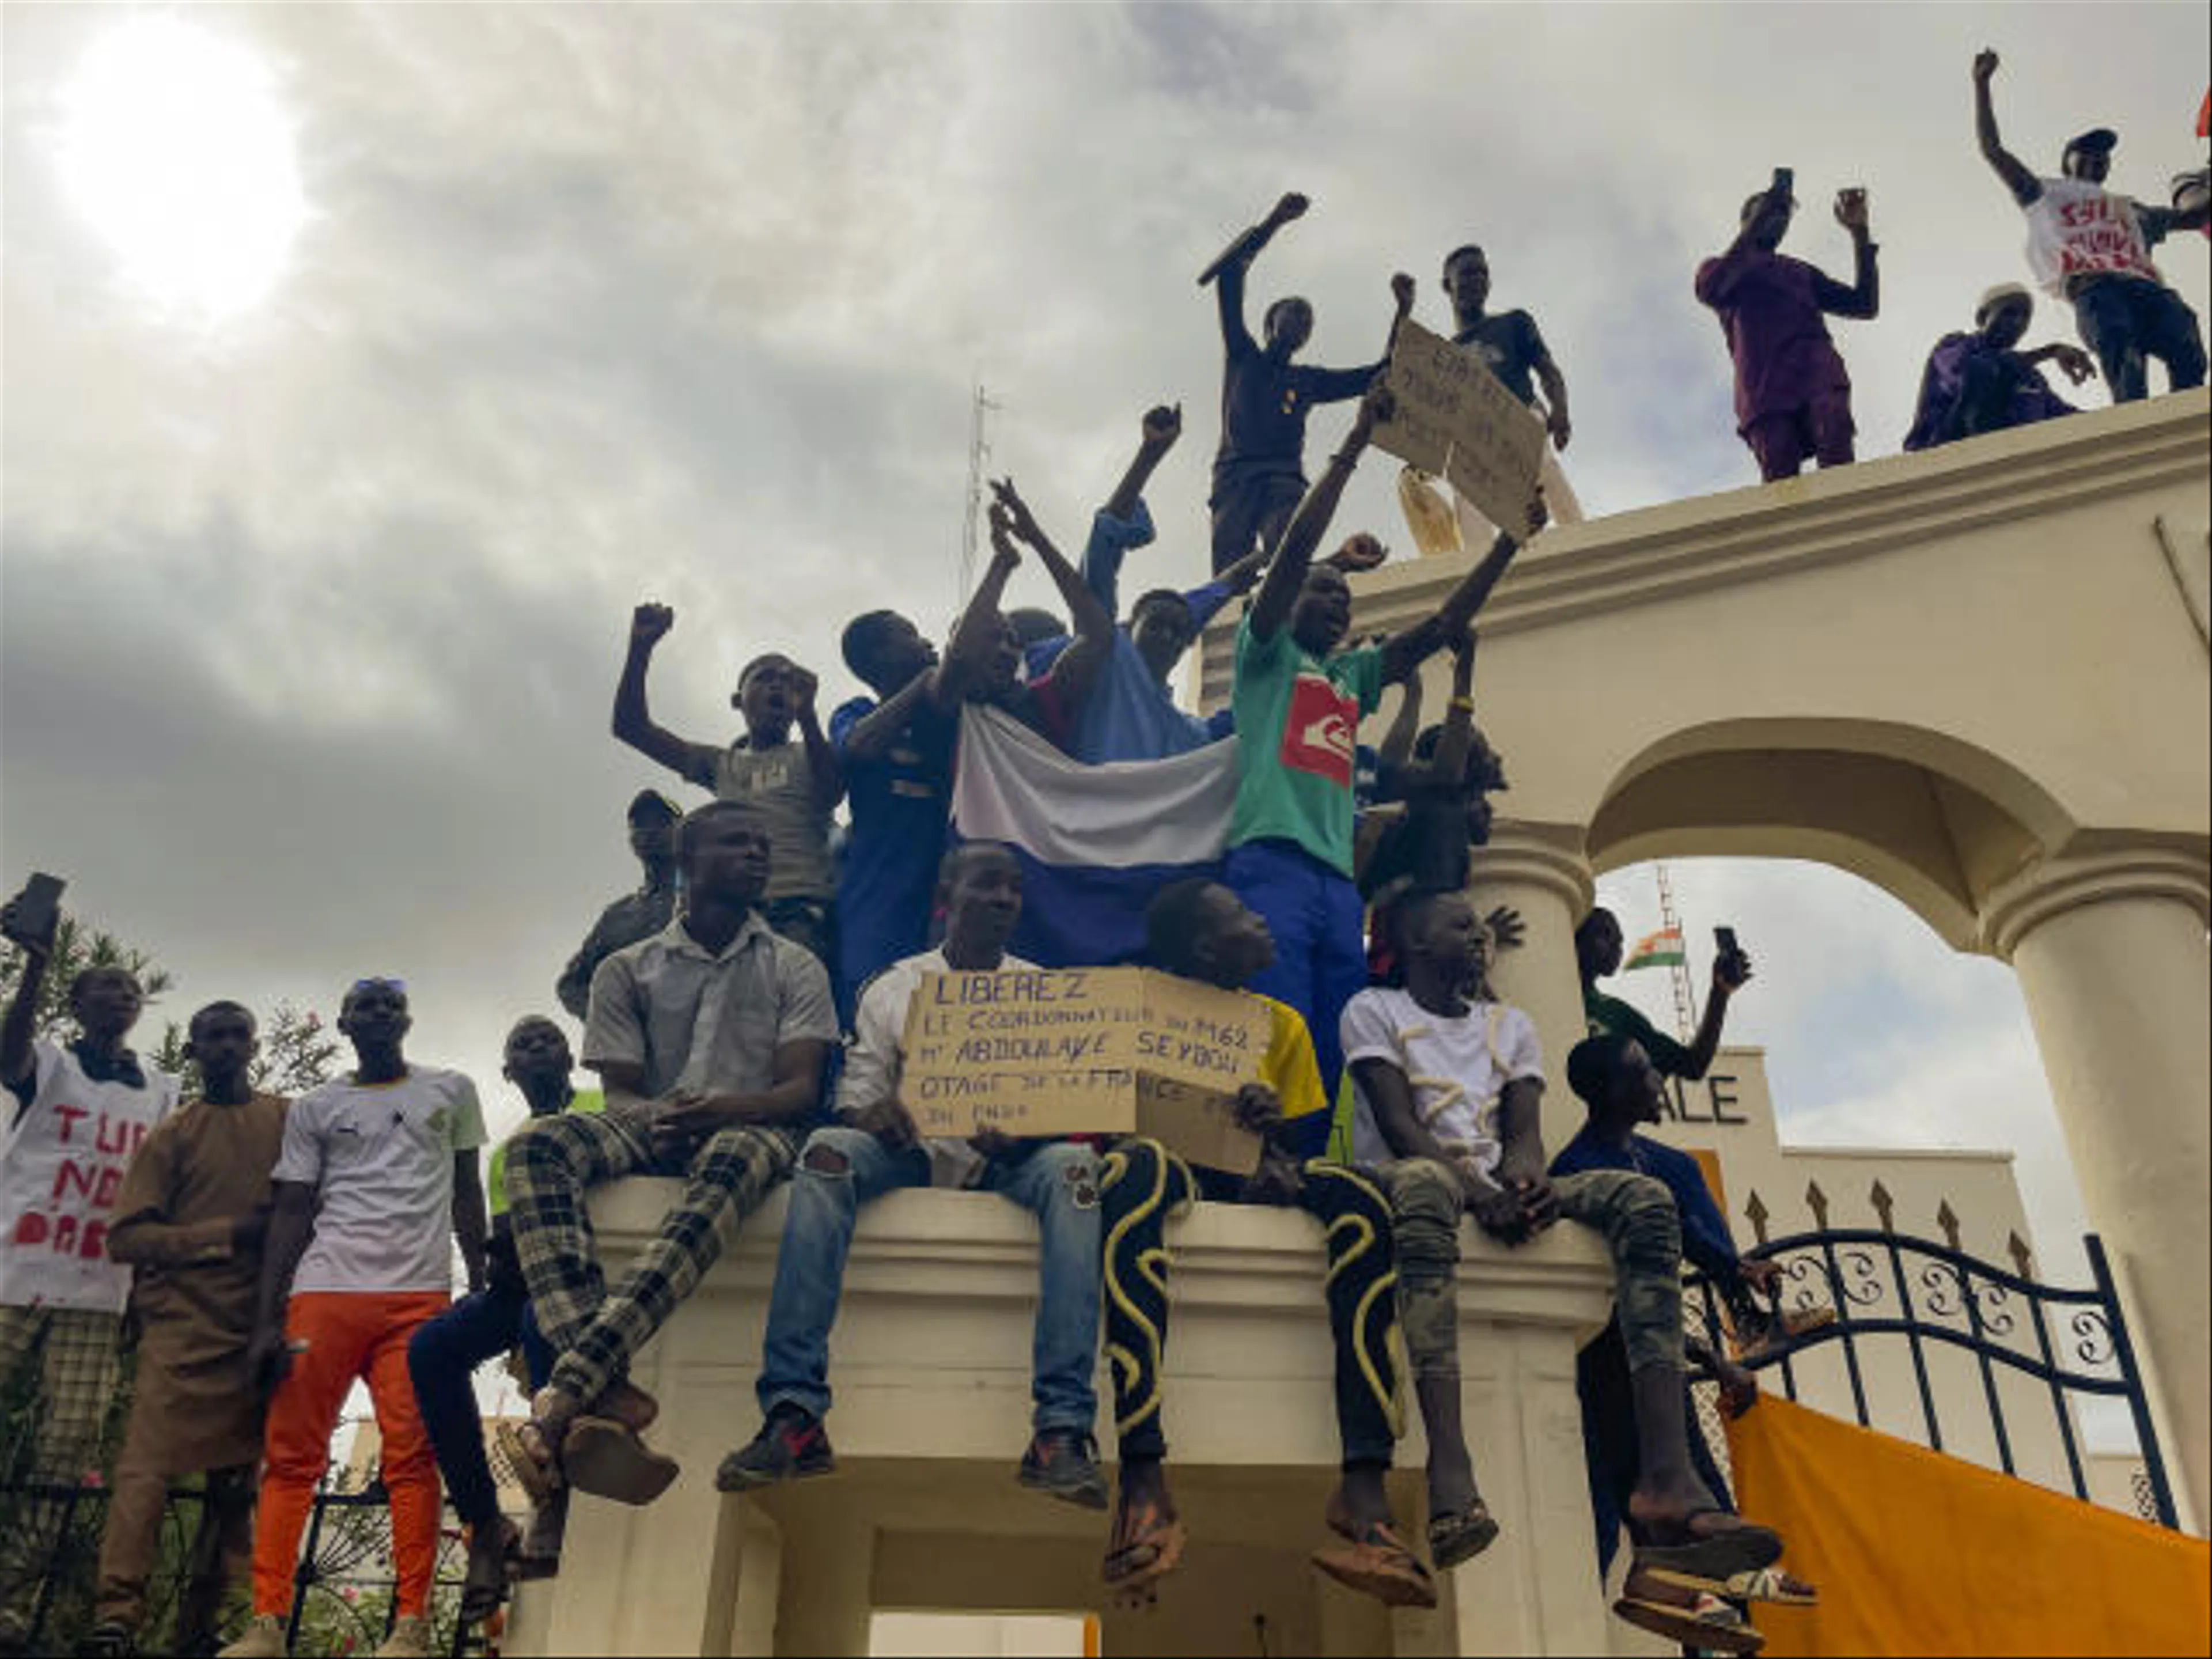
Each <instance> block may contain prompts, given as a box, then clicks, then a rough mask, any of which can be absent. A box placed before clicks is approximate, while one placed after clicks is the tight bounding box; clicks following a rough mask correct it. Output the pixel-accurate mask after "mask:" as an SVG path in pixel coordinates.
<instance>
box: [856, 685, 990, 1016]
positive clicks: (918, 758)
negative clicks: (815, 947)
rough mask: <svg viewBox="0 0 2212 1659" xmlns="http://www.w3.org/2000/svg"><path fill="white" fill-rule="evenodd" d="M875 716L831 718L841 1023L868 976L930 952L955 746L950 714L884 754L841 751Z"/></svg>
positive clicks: (870, 703) (916, 723)
mask: <svg viewBox="0 0 2212 1659" xmlns="http://www.w3.org/2000/svg"><path fill="white" fill-rule="evenodd" d="M875 708H876V700H875V699H874V698H873V697H855V698H854V699H853V700H852V701H851V702H848V703H845V704H843V705H842V706H841V707H840V708H838V709H837V712H836V713H835V714H832V715H830V717H829V742H830V744H831V745H832V746H833V747H835V748H836V750H837V757H838V759H839V760H840V761H841V762H842V763H843V765H844V769H845V788H846V798H847V799H848V801H849V802H850V803H851V811H852V815H853V832H852V835H851V836H849V837H848V839H847V841H846V843H845V857H844V865H843V868H842V870H841V872H839V875H838V879H837V933H838V949H837V991H838V1003H837V1006H838V1008H839V1011H840V1012H842V1013H844V1014H846V1015H847V1016H848V1017H849V1016H850V1014H851V1012H852V1010H853V1007H854V1002H855V1000H857V998H858V996H859V994H860V987H861V986H863V985H864V984H866V982H867V981H868V980H869V979H870V978H871V977H872V975H875V974H877V973H878V972H880V971H881V970H882V969H885V968H888V967H890V965H891V963H894V962H897V961H899V960H901V959H902V958H903V957H911V956H918V955H920V954H921V952H922V951H925V950H927V949H928V948H929V921H930V911H931V907H932V903H933V900H934V898H935V896H936V890H937V866H938V864H939V861H940V860H942V859H943V858H944V856H945V836H946V832H947V824H948V823H949V821H950V818H951V810H952V758H953V751H954V750H955V748H956V747H957V744H958V741H959V736H960V725H959V716H958V714H957V713H956V712H954V711H950V710H945V709H939V708H925V709H923V710H922V712H921V713H920V714H916V715H915V717H914V719H913V720H911V721H909V722H908V726H907V728H906V730H905V731H903V732H900V733H899V736H898V740H897V741H896V742H895V743H894V744H891V746H890V748H889V749H887V750H884V752H883V753H882V754H880V755H878V756H876V757H873V758H872V759H867V760H855V759H854V758H853V757H851V756H850V755H848V753H847V752H846V748H845V745H846V742H847V740H848V738H850V737H851V736H852V732H853V728H854V726H857V725H859V724H860V721H862V720H865V719H866V718H867V716H868V715H869V714H872V713H873V712H874V710H875Z"/></svg>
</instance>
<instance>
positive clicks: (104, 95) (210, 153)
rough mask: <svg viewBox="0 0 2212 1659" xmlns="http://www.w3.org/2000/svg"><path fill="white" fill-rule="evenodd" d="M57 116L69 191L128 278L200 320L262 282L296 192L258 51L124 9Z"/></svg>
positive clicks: (286, 137)
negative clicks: (124, 16)
mask: <svg viewBox="0 0 2212 1659" xmlns="http://www.w3.org/2000/svg"><path fill="white" fill-rule="evenodd" d="M61 114H62V121H61V131H60V135H59V143H58V159H59V161H60V166H61V171H62V176H63V178H64V180H65V181H66V182H67V185H68V187H69V191H70V197H72V198H73V199H74V201H75V202H76V204H77V206H78V208H79V210H81V211H82V213H83V214H84V216H85V217H86V218H87V219H88V221H89V222H91V223H92V225H93V226H94V228H96V229H97V230H98V231H99V232H100V234H101V235H102V236H103V237H105V238H106V240H107V241H108V243H109V244H110V245H111V246H112V247H113V248H114V250H115V252H116V254H117V256H118V258H120V260H121V261H122V264H123V268H124V270H125V274H126V275H127V276H129V278H130V279H131V282H132V283H135V284H137V286H138V287H139V288H141V289H143V290H144V291H145V292H146V293H147V294H148V295H149V296H150V297H152V298H153V299H154V300H155V301H157V302H158V303H160V304H161V305H162V306H164V307H170V308H174V309H181V310H187V311H194V312H197V313H199V314H200V315H202V316H203V317H204V318H207V319H219V318H222V317H227V316H230V315H233V314H234V313H238V312H240V311H244V310H246V309H247V308H248V307H252V305H254V304H255V303H256V302H257V301H259V300H260V299H261V297H262V296H263V295H265V294H266V293H268V291H269V289H270V286H271V285H272V284H273V283H275V282H276V277H277V276H278V274H279V273H280V272H281V271H282V270H283V264H284V258H285V255H286V253H287V252H289V249H290V247H291V245H292V239H293V237H294V235H295V234H296V233H297V232H298V230H299V228H300V225H301V221H302V220H304V219H305V218H306V217H307V202H306V198H305V197H303V196H302V195H301V190H300V175H299V171H298V168H297V167H295V164H294V160H293V144H292V131H291V127H290V124H289V122H288V121H287V120H286V118H285V116H284V112H283V109H282V107H281V106H279V105H278V103H277V100H276V91H275V88H274V87H273V85H272V84H271V82H270V74H269V71H268V69H267V68H266V67H265V66H264V64H262V62H261V60H260V59H259V58H257V57H255V56H254V55H253V53H252V52H249V51H246V49H245V48H243V47H240V46H235V45H234V44H232V43H231V42H229V41H227V40H223V39H222V38H221V37H220V36H218V35H216V34H212V33H209V32H208V31H207V30H205V29H203V28H198V27H194V26H193V25H191V24H189V23H185V22H180V21H178V20H177V19H175V18H173V17H168V16H161V15H155V16H149V17H143V18H137V19H134V20H132V21H129V22H126V23H124V24H121V25H119V26H118V27H115V28H113V29H112V30H110V31H109V32H108V33H106V34H104V35H102V36H101V37H100V40H98V41H97V42H96V43H94V46H92V47H91V49H90V50H89V51H88V52H86V53H85V57H84V62H83V64H82V65H81V66H80V67H79V69H78V70H77V73H76V78H75V79H74V80H72V81H71V82H70V84H69V86H68V87H67V88H65V89H64V91H63V93H62V96H61Z"/></svg>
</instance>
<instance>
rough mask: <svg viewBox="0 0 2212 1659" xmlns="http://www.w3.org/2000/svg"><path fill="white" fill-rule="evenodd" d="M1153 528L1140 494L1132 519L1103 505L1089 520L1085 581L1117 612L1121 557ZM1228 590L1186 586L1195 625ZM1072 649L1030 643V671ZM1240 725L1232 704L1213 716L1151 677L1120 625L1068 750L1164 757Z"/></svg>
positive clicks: (1090, 758)
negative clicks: (1189, 709) (1186, 707)
mask: <svg viewBox="0 0 2212 1659" xmlns="http://www.w3.org/2000/svg"><path fill="white" fill-rule="evenodd" d="M1152 533H1153V532H1152V514H1151V513H1149V512H1148V511H1146V507H1145V504H1144V502H1143V501H1138V503H1137V509H1136V511H1135V513H1133V514H1132V515H1131V516H1129V517H1128V518H1127V519H1121V518H1116V517H1115V516H1114V515H1113V514H1112V513H1108V512H1107V511H1106V510H1105V509H1104V508H1103V507H1101V508H1100V509H1099V510H1098V512H1097V513H1096V514H1095V515H1094V516H1093V517H1092V519H1091V540H1090V542H1089V543H1088V544H1086V545H1085V548H1084V550H1083V580H1085V582H1086V583H1087V584H1089V586H1090V588H1091V592H1094V593H1096V594H1097V596H1098V599H1099V602H1100V603H1101V604H1103V605H1104V606H1105V607H1106V608H1107V610H1109V611H1112V612H1113V613H1114V614H1115V615H1116V616H1119V615H1120V614H1121V597H1120V590H1121V559H1122V556H1124V555H1125V554H1127V552H1128V550H1130V549H1131V548H1133V547H1143V546H1145V545H1146V544H1148V543H1150V542H1151V541H1152ZM1230 597H1231V595H1230V592H1229V589H1228V588H1227V587H1226V586H1224V585H1223V584H1222V583H1220V582H1206V583H1205V584H1203V585H1202V586H1198V587H1194V588H1192V589H1191V590H1190V591H1189V592H1186V593H1185V594H1184V595H1183V596H1182V598H1183V603H1184V604H1185V605H1188V606H1189V607H1190V620H1191V627H1192V628H1193V629H1202V628H1204V627H1205V626H1206V623H1209V622H1212V620H1213V618H1214V617H1215V615H1216V614H1217V613H1218V611H1220V610H1221V608H1222V606H1224V605H1227V604H1228V603H1229V600H1230ZM1066 648H1067V641H1066V638H1064V637H1063V638H1060V639H1055V640H1042V641H1038V642H1037V643H1036V645H1033V646H1031V647H1030V650H1029V669H1030V678H1032V679H1034V678H1036V677H1037V676H1038V675H1039V674H1041V673H1042V672H1043V671H1045V670H1047V669H1048V668H1050V667H1051V665H1052V664H1053V663H1054V660H1056V659H1058V657H1059V655H1060V653H1061V652H1062V651H1064V650H1066ZM1236 729H1237V726H1236V720H1235V717H1234V716H1233V715H1231V714H1230V712H1229V711H1228V710H1227V709H1223V710H1222V711H1221V712H1220V713H1218V714H1215V715H1213V716H1212V717H1211V718H1210V719H1209V718H1203V717H1201V716H1199V715H1196V714H1186V713H1184V712H1183V710H1182V709H1180V708H1176V703H1175V699H1174V697H1173V696H1170V694H1169V691H1168V689H1167V687H1165V686H1164V685H1163V684H1160V683H1159V681H1158V680H1157V679H1155V678H1152V669H1151V668H1150V667H1149V666H1148V665H1146V661H1145V659H1144V655H1143V653H1141V652H1139V650H1138V649H1137V646H1136V641H1133V640H1132V639H1131V638H1130V637H1129V631H1128V629H1126V628H1118V629H1115V633H1114V650H1113V654H1112V655H1111V656H1110V657H1109V658H1108V659H1107V661H1106V665H1105V667H1104V668H1103V669H1101V670H1100V671H1099V675H1098V678H1097V682H1096V683H1095V684H1093V685H1092V686H1091V693H1090V696H1088V697H1087V698H1085V701H1084V704H1083V709H1082V712H1081V714H1079V715H1078V717H1077V719H1076V723H1075V733H1074V736H1073V739H1072V740H1071V741H1070V742H1069V744H1068V753H1069V754H1070V755H1071V756H1072V757H1074V758H1075V759H1077V760H1079V761H1082V762H1084V763H1085V764H1086V765H1092V766H1096V765H1098V764H1100V763H1103V762H1106V761H1139V760H1165V759H1166V758H1167V757H1169V756H1170V755H1182V754H1187V753H1188V752H1189V751H1190V750H1194V749H1199V748H1202V747H1204V746H1205V745H1206V744H1209V743H1212V742H1214V741H1216V740H1217V739H1218V738H1225V737H1227V736H1228V735H1229V734H1230V733H1231V732H1234V731H1235V730H1236Z"/></svg>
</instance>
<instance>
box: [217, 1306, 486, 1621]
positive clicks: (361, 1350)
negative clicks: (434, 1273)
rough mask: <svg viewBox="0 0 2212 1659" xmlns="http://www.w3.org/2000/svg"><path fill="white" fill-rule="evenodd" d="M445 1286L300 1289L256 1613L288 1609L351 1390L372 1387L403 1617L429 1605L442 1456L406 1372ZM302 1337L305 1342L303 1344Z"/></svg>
mask: <svg viewBox="0 0 2212 1659" xmlns="http://www.w3.org/2000/svg"><path fill="white" fill-rule="evenodd" d="M450 1302H451V1298H450V1297H447V1295H446V1294H445V1293H444V1292H443V1291H391V1292H383V1293H378V1292H368V1291H298V1292H296V1293H295V1295H294V1296H293V1297H292V1301H291V1305H290V1306H289V1307H288V1308H287V1309H286V1310H285V1313H284V1335H285V1337H286V1339H287V1340H289V1341H290V1342H291V1343H292V1344H293V1345H294V1347H295V1352H294V1353H293V1355H292V1369H291V1371H290V1372H289V1374H288V1375H287V1376H286V1377H285V1378H284V1380H283V1383H279V1384H278V1385H277V1388H276V1395H275V1397H274V1398H272V1399H271V1400H270V1402H269V1431H268V1441H267V1444H266V1447H265V1449H264V1451H265V1463H264V1472H263V1474H262V1477H261V1516H260V1520H259V1522H258V1525H257V1526H256V1527H255V1528H254V1532H253V1611H254V1612H255V1613H257V1614H258V1613H274V1614H276V1615H277V1616H278V1617H280V1618H281V1617H282V1616H283V1614H284V1613H288V1612H289V1611H290V1609H291V1606H292V1581H293V1576H294V1572H295V1569H296V1567H297V1566H298V1565H299V1558H300V1534H301V1532H303V1531H304V1530H306V1528H307V1511H308V1510H310V1509H312V1508H313V1506H314V1501H315V1483H316V1482H317V1481H319V1480H321V1479H322V1478H323V1471H324V1470H325V1469H326V1468H329V1466H330V1458H331V1432H332V1431H334V1430H335V1429H337V1424H338V1413H339V1411H340V1410H341V1409H342V1408H343V1406H344V1405H345V1397H346V1391H347V1390H348V1389H350V1388H352V1387H353V1384H354V1379H355V1378H356V1377H359V1378H361V1379H362V1380H363V1381H365V1382H366V1383H368V1397H369V1401H370V1402H371V1403H372V1404H373V1405H374V1407H375V1408H376V1427H377V1431H378V1433H379V1434H380V1435H381V1436H382V1437H383V1441H384V1485H385V1489H386V1491H387V1492H390V1493H391V1495H392V1569H393V1571H394V1572H395V1573H396V1574H397V1576H398V1580H399V1588H398V1607H399V1613H400V1616H401V1617H403V1618H405V1617H408V1616H410V1615H414V1614H421V1613H428V1611H429V1609H430V1581H431V1579H432V1577H434V1576H435V1573H436V1571H437V1565H438V1520H439V1516H438V1509H439V1493H438V1462H437V1459H436V1458H435V1456H433V1455H432V1454H431V1450H430V1437H429V1436H428V1434H427V1433H425V1432H424V1431H423V1428H422V1413H420V1412H419V1411H418V1410H417V1409H416V1405H415V1384H414V1383H413V1381H412V1380H411V1379H410V1377H409V1376H408V1375H407V1340H408V1338H410V1337H411V1336H413V1335H414V1334H415V1333H416V1330H417V1329H418V1328H421V1327H422V1325H424V1324H425V1323H427V1322H429V1321H430V1320H433V1319H435V1318H436V1317H437V1316H439V1315H440V1314H441V1313H443V1312H445V1310H446V1309H447V1306H448V1305H450ZM301 1343H304V1344H306V1347H305V1349H304V1350H301V1349H300V1348H299V1345H300V1344H301Z"/></svg>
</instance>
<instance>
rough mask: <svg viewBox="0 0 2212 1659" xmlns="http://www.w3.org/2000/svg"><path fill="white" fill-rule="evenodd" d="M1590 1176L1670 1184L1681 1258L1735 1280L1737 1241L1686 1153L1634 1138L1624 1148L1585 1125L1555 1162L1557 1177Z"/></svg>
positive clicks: (1701, 1172) (1702, 1175)
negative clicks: (1628, 1174) (1631, 1175)
mask: <svg viewBox="0 0 2212 1659" xmlns="http://www.w3.org/2000/svg"><path fill="white" fill-rule="evenodd" d="M1584 1170H1635V1171H1636V1172H1637V1173H1638V1174H1639V1175H1648V1176H1653V1177H1654V1178H1655V1179H1656V1180H1659V1181H1663V1182H1666V1183H1667V1189H1668V1191H1669V1192H1671V1193H1673V1194H1674V1207H1675V1209H1676V1210H1678V1211H1679V1212H1680V1213H1681V1218H1682V1254H1683V1255H1685V1256H1686V1257H1687V1258H1688V1259H1689V1261H1690V1262H1691V1263H1692V1265H1693V1266H1694V1267H1699V1268H1700V1269H1701V1270H1703V1271H1704V1272H1705V1273H1712V1274H1716V1275H1723V1274H1726V1275H1732V1274H1733V1273H1735V1270H1736V1267H1737V1256H1736V1251H1735V1238H1734V1237H1731V1236H1730V1235H1729V1225H1728V1219H1727V1218H1726V1217H1724V1216H1723V1215H1722V1214H1721V1207H1720V1206H1719V1205H1717V1204H1716V1203H1714V1202H1713V1194H1712V1188H1710V1187H1708V1186H1706V1185H1705V1171H1704V1170H1701V1169H1699V1167H1698V1160H1697V1159H1695V1158H1692V1157H1691V1156H1690V1155H1689V1154H1688V1153H1687V1152H1680V1151H1677V1150H1676V1149H1675V1148H1674V1147H1672V1146H1666V1145H1664V1144H1663V1143H1662V1142H1660V1141H1656V1140H1654V1139H1651V1138H1650V1136H1649V1135H1632V1136H1631V1137H1629V1145H1628V1146H1625V1147H1624V1146H1617V1145H1613V1144H1611V1143H1608V1142H1607V1141H1605V1140H1602V1139H1600V1138H1599V1137H1598V1136H1597V1135H1596V1133H1595V1132H1593V1131H1592V1129H1591V1127H1590V1126H1589V1124H1587V1123H1585V1124H1584V1125H1583V1127H1582V1128H1581V1129H1580V1130H1579V1131H1578V1132H1577V1133H1576V1135H1575V1138H1574V1139H1572V1140H1571V1141H1569V1142H1568V1143H1567V1144H1566V1145H1565V1146H1564V1147H1562V1148H1561V1149H1560V1151H1559V1156H1558V1157H1557V1158H1553V1160H1552V1173H1553V1175H1555V1176H1565V1175H1579V1174H1581V1173H1582V1172H1583V1171H1584Z"/></svg>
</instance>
